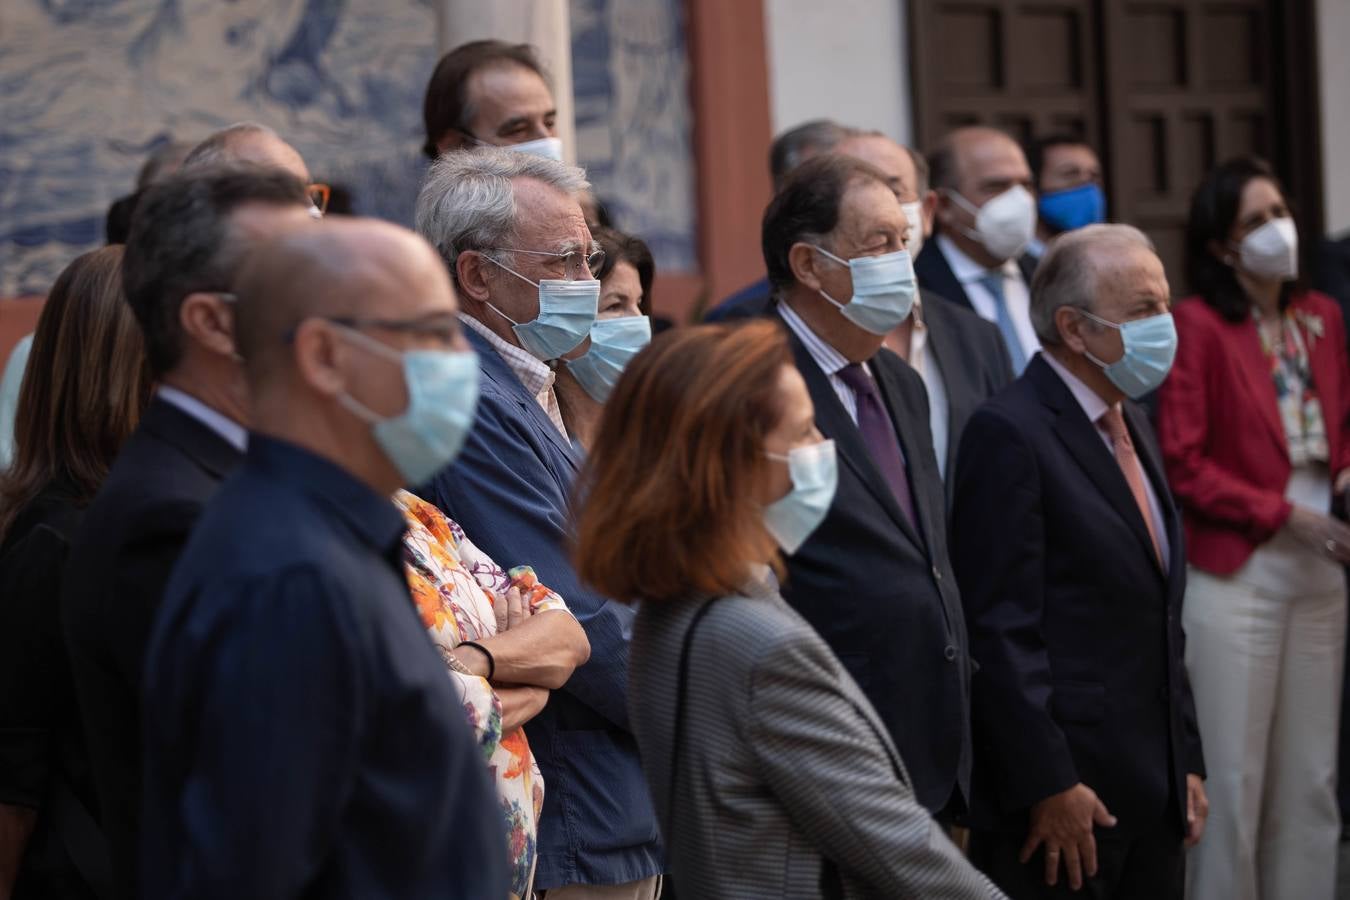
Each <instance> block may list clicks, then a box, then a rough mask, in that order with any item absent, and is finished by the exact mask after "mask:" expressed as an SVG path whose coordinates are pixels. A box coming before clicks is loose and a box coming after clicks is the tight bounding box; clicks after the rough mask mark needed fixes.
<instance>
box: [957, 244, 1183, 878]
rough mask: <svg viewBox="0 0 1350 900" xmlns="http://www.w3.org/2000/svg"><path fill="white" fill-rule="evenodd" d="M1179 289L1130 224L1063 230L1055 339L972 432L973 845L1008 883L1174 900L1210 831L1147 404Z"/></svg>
mask: <svg viewBox="0 0 1350 900" xmlns="http://www.w3.org/2000/svg"><path fill="white" fill-rule="evenodd" d="M1168 298H1169V294H1168V286H1167V278H1166V276H1165V275H1164V273H1163V266H1162V263H1161V262H1160V261H1159V259H1158V256H1157V254H1156V253H1155V252H1154V248H1153V245H1152V243H1150V241H1149V240H1148V238H1146V237H1145V236H1144V235H1143V234H1142V233H1141V232H1140V231H1138V230H1137V229H1135V228H1131V227H1129V226H1126V225H1094V226H1089V227H1087V228H1083V229H1081V230H1079V231H1075V232H1072V233H1069V234H1066V235H1064V236H1063V237H1061V238H1060V239H1059V240H1058V241H1056V242H1055V243H1054V244H1053V245H1052V246H1051V248H1050V251H1049V252H1048V253H1047V254H1046V257H1045V259H1044V260H1043V261H1042V262H1041V265H1040V268H1039V269H1038V270H1037V272H1036V277H1035V279H1034V280H1033V282H1032V285H1031V319H1032V322H1033V323H1034V325H1035V328H1036V336H1037V338H1038V339H1039V341H1040V343H1041V345H1042V347H1043V350H1042V352H1041V353H1039V354H1038V355H1037V356H1036V357H1034V358H1033V359H1032V361H1031V363H1030V364H1029V365H1028V366H1027V368H1026V371H1025V373H1024V374H1023V375H1022V377H1021V378H1019V379H1018V380H1017V381H1016V382H1014V383H1013V384H1012V385H1011V386H1010V387H1008V388H1007V389H1006V390H1005V391H1003V392H1002V393H1001V394H999V395H998V396H996V397H995V398H994V399H993V400H991V401H989V402H988V403H987V404H986V405H985V406H983V407H982V408H980V409H979V410H978V411H977V412H976V413H975V414H974V415H973V416H972V417H971V419H970V422H969V423H968V424H967V426H966V429H965V433H964V435H963V437H962V439H961V448H960V453H959V455H958V458H957V470H956V497H955V508H954V511H953V524H952V532H953V537H952V562H953V564H954V567H955V569H956V574H957V579H958V581H959V582H960V585H961V596H962V599H963V600H964V605H965V611H966V618H967V621H968V624H969V627H970V648H971V655H972V656H973V657H974V658H975V659H977V660H979V662H980V666H981V669H980V671H979V673H978V674H977V675H976V677H975V680H974V684H973V686H972V694H973V699H972V718H973V720H974V722H973V724H974V731H975V746H976V757H975V773H974V778H973V783H974V785H975V787H974V788H973V793H974V798H975V803H974V807H973V809H972V810H971V825H972V830H973V834H972V840H971V858H972V861H973V862H974V863H975V864H976V865H977V866H979V867H980V868H982V869H983V870H984V871H985V872H986V873H988V874H989V876H990V878H991V879H993V881H994V882H995V883H996V884H997V885H998V886H999V887H1001V888H1002V889H1003V890H1004V891H1006V892H1007V893H1008V894H1009V896H1011V897H1014V898H1028V897H1051V896H1063V895H1064V890H1065V885H1064V884H1063V882H1067V884H1068V887H1070V888H1073V889H1078V888H1080V887H1083V886H1086V887H1087V888H1088V892H1087V893H1088V895H1089V896H1091V897H1094V898H1164V900H1166V898H1176V900H1180V898H1181V897H1182V894H1183V883H1184V859H1185V856H1184V847H1185V846H1189V845H1192V844H1194V843H1195V842H1196V841H1198V840H1200V836H1201V834H1202V832H1203V830H1204V825H1205V815H1206V811H1207V803H1206V799H1205V789H1204V782H1203V778H1204V772H1205V770H1204V760H1203V757H1202V754H1201V747H1200V735H1199V731H1198V729H1197V727H1196V718H1195V707H1194V702H1193V700H1192V697H1191V688H1190V682H1189V680H1188V678H1187V675H1186V669H1185V665H1184V662H1183V659H1184V657H1183V653H1184V645H1185V635H1184V634H1183V633H1182V629H1181V615H1180V607H1181V599H1182V595H1183V593H1184V590H1185V583H1186V557H1185V551H1184V548H1183V546H1182V531H1181V520H1180V516H1179V515H1178V513H1177V507H1176V504H1175V503H1174V502H1173V499H1172V495H1171V493H1170V492H1169V491H1168V487H1167V482H1166V480H1165V479H1164V476H1163V469H1162V458H1161V454H1160V452H1159V450H1158V445H1157V440H1156V438H1155V437H1154V434H1153V431H1152V429H1151V427H1150V426H1149V423H1148V419H1147V418H1146V416H1145V415H1144V413H1143V411H1142V410H1141V409H1140V407H1139V406H1137V405H1136V404H1134V403H1133V402H1132V401H1133V400H1137V399H1138V398H1140V397H1142V396H1143V395H1144V394H1146V393H1148V392H1150V391H1152V390H1153V389H1155V388H1156V387H1157V386H1158V385H1159V383H1161V381H1162V380H1163V378H1164V377H1165V376H1166V375H1167V372H1168V370H1169V369H1170V368H1171V365H1172V359H1173V356H1174V355H1175V353H1176V330H1175V328H1174V327H1173V324H1172V316H1171V313H1170V312H1169V299H1168Z"/></svg>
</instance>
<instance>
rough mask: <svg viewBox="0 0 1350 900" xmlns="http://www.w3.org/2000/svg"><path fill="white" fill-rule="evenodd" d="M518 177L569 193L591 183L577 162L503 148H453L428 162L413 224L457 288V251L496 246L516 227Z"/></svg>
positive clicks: (573, 193)
mask: <svg viewBox="0 0 1350 900" xmlns="http://www.w3.org/2000/svg"><path fill="white" fill-rule="evenodd" d="M518 178H532V179H534V180H535V181H540V182H543V183H544V184H546V185H548V186H549V187H553V188H556V189H558V190H560V191H562V192H563V193H566V194H571V195H576V194H580V193H581V192H582V191H585V190H588V189H589V188H590V186H591V185H590V182H588V181H587V180H586V173H585V172H584V171H582V170H581V169H579V168H577V167H576V166H569V165H567V164H565V163H560V162H557V161H556V160H552V159H548V158H546V157H543V156H535V155H534V154H530V153H521V152H519V151H517V150H510V149H507V148H501V147H477V148H474V149H472V150H455V151H451V152H449V153H446V154H444V155H443V156H441V157H440V159H438V160H436V162H434V163H432V166H431V170H430V171H429V172H427V177H426V180H425V181H424V182H422V190H421V192H420V193H419V194H418V195H417V212H416V214H415V217H414V227H415V228H416V231H417V233H418V234H420V235H422V237H424V238H426V240H427V242H428V243H429V244H431V246H433V247H435V248H436V252H438V253H440V255H441V259H443V260H445V264H446V267H447V268H448V269H449V270H450V279H451V281H454V282H455V287H459V280H458V278H457V277H456V273H455V261H456V260H457V259H459V255H460V254H461V253H463V252H464V251H465V250H478V251H483V250H489V249H491V248H493V247H500V246H502V244H503V243H506V241H507V239H508V238H509V237H510V236H511V235H512V233H514V232H515V229H516V216H517V209H516V191H515V185H514V184H513V183H512V182H514V181H515V180H516V179H518Z"/></svg>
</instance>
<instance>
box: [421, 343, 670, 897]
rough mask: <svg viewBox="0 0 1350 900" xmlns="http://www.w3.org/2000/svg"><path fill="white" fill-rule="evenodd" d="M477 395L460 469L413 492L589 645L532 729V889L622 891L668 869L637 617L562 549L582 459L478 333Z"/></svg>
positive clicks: (455, 466)
mask: <svg viewBox="0 0 1350 900" xmlns="http://www.w3.org/2000/svg"><path fill="white" fill-rule="evenodd" d="M465 335H466V336H467V337H468V339H469V342H470V343H471V344H473V346H474V349H475V350H477V351H478V357H479V364H480V368H481V371H482V379H481V396H480V398H479V401H478V414H477V418H476V419H475V421H474V427H473V430H472V431H471V432H470V434H469V437H468V440H467V441H466V442H465V445H464V450H463V451H462V452H461V453H460V455H459V458H458V459H457V460H456V461H455V463H454V464H453V465H451V466H450V467H448V468H446V469H444V470H442V471H441V472H440V473H439V474H437V476H436V477H435V479H434V480H433V481H432V483H431V484H430V485H429V486H428V487H427V488H425V489H424V490H421V491H419V492H418V493H419V494H421V496H423V497H426V498H427V499H428V500H430V501H432V502H433V503H435V504H436V505H437V506H438V507H440V508H441V509H442V510H444V511H445V513H446V515H448V516H450V517H451V518H452V519H454V520H455V521H456V522H458V523H459V524H460V526H461V527H463V529H464V531H465V533H466V534H467V535H468V536H469V539H470V540H472V541H473V542H474V543H475V544H476V545H478V547H480V548H482V550H483V551H484V552H486V553H487V554H488V555H489V556H491V557H492V558H493V559H494V560H495V561H496V562H497V564H498V565H500V566H502V568H504V569H510V568H512V567H513V566H521V565H529V566H533V567H534V570H535V573H536V574H537V575H538V576H539V580H540V581H541V582H543V583H544V584H546V585H548V586H549V587H550V588H552V589H553V590H555V591H557V592H558V593H559V594H561V595H562V598H563V599H564V600H565V601H567V605H568V608H570V609H571V611H572V613H573V614H574V615H575V616H576V617H577V620H578V621H579V622H580V623H581V625H582V627H583V628H584V629H585V630H586V636H587V637H588V638H589V639H590V642H591V657H590V660H589V661H588V662H587V663H586V664H585V665H583V666H581V667H580V668H578V669H577V670H576V671H575V672H574V673H573V674H572V677H571V678H570V679H569V680H568V682H567V685H566V686H565V687H564V688H563V689H562V690H560V691H554V692H553V694H552V696H550V698H549V701H548V705H547V706H546V707H545V708H544V711H543V712H541V713H540V714H539V715H538V716H536V717H535V718H533V719H531V720H530V722H529V724H528V725H527V726H526V728H525V732H526V734H527V735H528V736H529V739H530V748H531V749H532V750H533V751H534V755H535V758H536V759H537V760H538V762H539V768H540V770H541V771H542V772H543V775H544V781H545V784H546V785H547V789H546V790H545V793H544V811H543V815H542V816H541V818H540V825H539V865H538V868H537V870H536V875H535V887H536V888H538V889H548V888H551V887H560V886H562V885H566V884H622V883H625V882H628V881H636V880H638V879H641V878H646V877H649V876H651V875H655V874H658V873H659V872H661V871H662V870H663V860H662V853H661V850H660V847H659V845H658V839H657V829H656V813H655V812H654V811H653V809H652V804H651V798H650V795H649V793H648V791H647V785H646V782H645V780H644V779H643V775H642V766H641V763H640V762H639V760H638V753H637V743H636V742H635V741H634V739H633V735H632V733H631V730H630V727H629V723H628V707H627V700H626V695H627V684H628V639H629V636H630V632H631V628H632V623H633V617H634V613H633V610H632V609H631V608H629V607H627V606H625V605H623V604H620V603H616V602H614V601H613V600H610V599H609V598H607V597H603V596H601V595H599V594H597V593H596V592H595V591H594V590H592V589H591V588H589V587H587V586H585V585H583V584H582V583H581V581H580V579H578V578H577V574H576V571H575V570H574V569H573V568H572V563H571V560H570V559H569V557H568V551H567V535H568V531H569V527H570V526H569V519H568V503H569V500H570V499H571V491H572V482H573V480H574V479H575V477H576V474H577V469H578V467H579V465H580V462H581V459H580V456H579V455H578V453H577V451H576V450H575V449H574V448H573V446H572V445H571V444H570V443H569V442H568V441H567V439H565V438H564V437H563V436H562V434H561V433H559V431H558V429H557V428H556V427H554V425H553V423H552V422H551V421H550V420H549V418H548V416H547V415H546V414H545V413H544V411H543V409H542V408H540V406H539V403H538V401H536V400H535V399H534V397H532V396H530V394H529V392H528V391H527V390H526V389H525V386H524V385H522V384H521V383H520V379H519V378H517V377H516V375H515V373H514V372H512V371H511V368H510V366H508V365H507V363H506V360H504V359H502V358H501V356H500V355H499V354H498V353H497V351H495V350H493V349H492V346H491V345H490V344H489V343H488V342H487V341H486V340H484V339H483V337H482V336H481V335H479V334H478V333H477V332H476V331H474V330H473V329H465Z"/></svg>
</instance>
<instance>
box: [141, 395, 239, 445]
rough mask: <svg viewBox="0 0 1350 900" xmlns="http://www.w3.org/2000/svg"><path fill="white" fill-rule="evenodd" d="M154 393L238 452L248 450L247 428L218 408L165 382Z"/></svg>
mask: <svg viewBox="0 0 1350 900" xmlns="http://www.w3.org/2000/svg"><path fill="white" fill-rule="evenodd" d="M155 393H156V394H157V395H158V396H159V398H160V399H161V400H163V401H164V402H165V403H171V404H173V405H174V406H176V407H178V408H179V409H180V410H182V411H183V412H185V413H187V414H188V415H189V416H192V418H194V419H196V420H197V421H198V422H201V423H202V424H203V425H205V426H206V427H207V428H210V429H211V430H212V431H214V432H215V433H216V434H218V435H220V437H221V438H222V439H223V440H225V441H226V442H227V443H229V444H230V446H232V447H234V448H235V449H236V450H238V451H239V452H240V453H243V452H245V451H246V450H248V429H247V428H245V427H244V426H243V425H240V424H239V423H238V422H236V421H235V420H234V419H231V418H230V417H229V416H227V415H225V414H224V413H222V412H220V411H219V410H215V409H212V408H211V407H209V406H207V405H206V404H205V403H203V402H202V401H200V400H198V399H197V398H196V397H194V396H192V395H191V394H189V393H187V392H186V391H180V390H179V389H178V388H176V387H169V386H168V385H167V384H161V385H160V386H159V387H157V388H155Z"/></svg>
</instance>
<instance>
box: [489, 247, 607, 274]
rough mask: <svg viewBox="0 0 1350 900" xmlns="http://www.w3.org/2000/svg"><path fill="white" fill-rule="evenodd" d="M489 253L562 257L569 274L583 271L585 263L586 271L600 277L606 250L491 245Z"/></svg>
mask: <svg viewBox="0 0 1350 900" xmlns="http://www.w3.org/2000/svg"><path fill="white" fill-rule="evenodd" d="M487 252H489V253H524V254H526V255H528V256H551V257H553V258H554V259H560V260H562V262H563V270H564V271H565V272H567V274H568V275H572V274H576V273H579V272H580V271H581V266H582V264H583V263H584V264H585V266H586V271H587V272H589V273H590V275H591V277H592V278H597V277H599V272H600V270H601V269H602V268H604V265H605V251H604V250H601V249H600V248H599V247H597V248H595V249H594V250H592V251H591V252H590V253H582V252H581V251H580V250H569V251H567V252H566V253H552V252H550V251H547V250H521V249H518V248H516V247H489V248H488V251H487Z"/></svg>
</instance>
